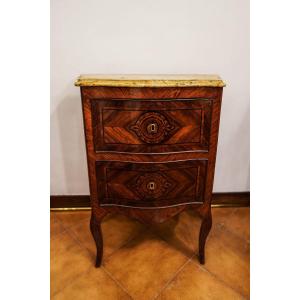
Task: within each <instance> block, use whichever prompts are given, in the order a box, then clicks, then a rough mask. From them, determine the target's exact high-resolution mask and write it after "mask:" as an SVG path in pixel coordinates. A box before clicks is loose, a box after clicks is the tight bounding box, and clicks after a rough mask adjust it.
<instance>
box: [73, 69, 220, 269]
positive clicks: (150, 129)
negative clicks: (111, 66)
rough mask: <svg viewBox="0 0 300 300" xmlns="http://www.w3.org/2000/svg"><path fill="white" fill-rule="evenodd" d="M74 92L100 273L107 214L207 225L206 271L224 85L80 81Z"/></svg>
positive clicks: (139, 78)
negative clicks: (195, 217) (192, 214)
mask: <svg viewBox="0 0 300 300" xmlns="http://www.w3.org/2000/svg"><path fill="white" fill-rule="evenodd" d="M75 85H76V86H80V89H81V98H82V108H83V119H84V128H85V140H86V152H87V161H88V172H89V185H90V194H91V206H92V214H91V222H90V229H91V232H92V235H93V237H94V240H95V243H96V248H97V256H96V267H99V266H100V264H101V260H102V254H103V241H102V233H101V220H102V218H103V217H104V216H105V215H106V214H107V213H109V212H117V213H123V214H126V215H128V216H130V217H132V218H135V219H138V220H139V221H141V222H144V223H148V224H149V223H150V224H151V223H156V222H158V223H160V222H164V221H165V220H167V219H168V218H171V217H173V216H175V215H176V214H178V213H180V212H182V211H183V210H184V209H186V208H193V209H194V210H196V211H197V212H198V213H199V215H200V216H201V218H202V224H201V228H200V233H199V261H200V263H201V264H204V261H205V259H204V248H205V241H206V238H207V236H208V234H209V231H210V229H211V226H212V217H211V197H212V189H213V180H214V169H215V160H216V151H217V140H218V130H219V121H220V110H221V100H222V90H223V87H224V86H225V84H224V82H223V81H222V80H221V78H220V77H219V76H217V75H81V76H80V77H79V78H78V79H77V81H76V82H75Z"/></svg>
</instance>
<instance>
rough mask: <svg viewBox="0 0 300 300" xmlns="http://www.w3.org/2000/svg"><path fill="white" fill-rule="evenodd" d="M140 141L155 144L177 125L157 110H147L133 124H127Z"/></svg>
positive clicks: (173, 131) (174, 129) (168, 134)
mask: <svg viewBox="0 0 300 300" xmlns="http://www.w3.org/2000/svg"><path fill="white" fill-rule="evenodd" d="M129 129H130V130H131V131H133V132H134V133H135V134H136V135H137V136H138V137H139V138H140V139H141V140H142V141H144V142H146V143H149V144H157V143H160V142H162V141H164V140H166V139H168V138H169V137H170V136H171V135H173V134H174V133H175V132H176V131H177V130H178V129H179V127H178V126H177V125H176V124H175V122H174V121H170V120H167V118H166V117H165V116H164V115H163V114H161V113H157V112H147V113H145V114H143V115H142V116H140V118H139V119H138V120H137V121H136V123H135V124H132V125H130V126H129Z"/></svg>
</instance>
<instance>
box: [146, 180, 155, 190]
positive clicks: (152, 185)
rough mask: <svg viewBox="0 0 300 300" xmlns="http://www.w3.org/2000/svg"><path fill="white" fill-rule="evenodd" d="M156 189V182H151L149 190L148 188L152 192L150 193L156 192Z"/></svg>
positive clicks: (148, 186)
mask: <svg viewBox="0 0 300 300" xmlns="http://www.w3.org/2000/svg"><path fill="white" fill-rule="evenodd" d="M155 187H156V184H155V182H154V181H150V182H149V183H148V184H147V188H148V190H150V191H153V190H155Z"/></svg>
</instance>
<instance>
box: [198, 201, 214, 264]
mask: <svg viewBox="0 0 300 300" xmlns="http://www.w3.org/2000/svg"><path fill="white" fill-rule="evenodd" d="M211 226H212V217H211V210H210V207H209V209H208V210H207V211H206V214H205V215H204V216H203V220H202V224H201V228H200V234H199V261H200V264H202V265H204V263H205V242H206V238H207V236H208V234H209V232H210V229H211Z"/></svg>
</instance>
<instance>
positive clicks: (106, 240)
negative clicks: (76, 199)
mask: <svg viewBox="0 0 300 300" xmlns="http://www.w3.org/2000/svg"><path fill="white" fill-rule="evenodd" d="M101 228H102V235H103V259H106V257H108V256H109V255H110V254H111V253H113V252H114V251H115V250H117V249H119V248H120V247H121V246H122V245H124V244H125V243H126V242H127V241H128V240H129V239H132V238H134V237H135V236H136V235H137V234H139V233H141V232H142V231H145V229H146V228H145V226H144V225H142V224H141V223H139V222H137V221H134V220H132V219H129V218H127V217H126V216H123V215H120V214H116V215H108V216H107V217H105V218H104V219H103V221H102V223H101ZM70 232H72V233H74V236H75V237H76V238H77V239H78V240H79V241H80V242H81V243H82V245H84V247H86V248H87V249H88V250H89V252H90V253H91V255H92V257H93V259H94V258H95V255H96V246H95V242H94V239H93V237H92V235H91V233H90V228H89V219H84V220H82V221H79V222H78V224H76V225H75V226H72V227H71V228H70Z"/></svg>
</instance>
